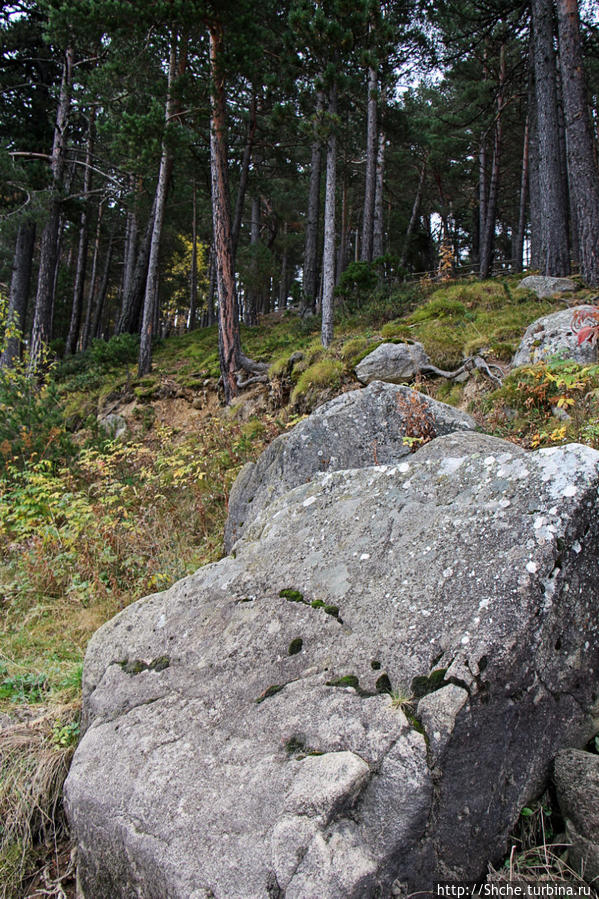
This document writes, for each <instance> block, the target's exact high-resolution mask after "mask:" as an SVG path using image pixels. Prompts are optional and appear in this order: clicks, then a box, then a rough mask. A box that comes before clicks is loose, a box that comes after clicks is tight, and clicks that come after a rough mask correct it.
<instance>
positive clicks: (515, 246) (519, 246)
mask: <svg viewBox="0 0 599 899" xmlns="http://www.w3.org/2000/svg"><path fill="white" fill-rule="evenodd" d="M528 134H529V116H527V117H526V124H525V125H524V141H523V145H522V173H521V177H520V196H519V201H518V227H517V229H516V232H515V234H514V239H513V242H512V259H513V263H514V271H516V272H521V271H522V266H523V255H524V229H525V227H526V196H527V194H528V157H529V150H528V143H529V142H528Z"/></svg>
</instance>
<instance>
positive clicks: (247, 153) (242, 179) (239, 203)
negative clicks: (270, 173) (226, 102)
mask: <svg viewBox="0 0 599 899" xmlns="http://www.w3.org/2000/svg"><path fill="white" fill-rule="evenodd" d="M255 136H256V95H255V93H253V92H252V99H251V101H250V117H249V121H248V133H247V139H246V142H245V147H244V148H243V156H242V159H241V172H240V175H239V189H238V191H237V198H236V200H235V212H234V214H233V225H232V227H231V249H232V253H233V259H235V256H236V255H237V244H238V243H239V232H240V230H241V217H242V215H243V203H244V200H245V193H246V190H247V184H248V174H249V171H250V160H251V158H252V148H253V146H254V138H255Z"/></svg>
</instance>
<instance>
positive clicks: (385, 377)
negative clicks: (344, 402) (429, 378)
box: [356, 341, 431, 384]
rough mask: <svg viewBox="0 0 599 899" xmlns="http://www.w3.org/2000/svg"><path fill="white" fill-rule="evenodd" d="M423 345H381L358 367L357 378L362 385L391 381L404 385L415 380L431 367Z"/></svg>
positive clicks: (416, 343)
mask: <svg viewBox="0 0 599 899" xmlns="http://www.w3.org/2000/svg"><path fill="white" fill-rule="evenodd" d="M430 362H431V360H430V359H429V358H428V356H427V355H426V353H425V351H424V347H423V346H422V344H421V343H418V342H416V341H415V342H414V343H381V345H380V346H378V347H377V348H376V350H373V351H372V353H369V354H368V355H367V356H365V357H364V358H363V359H362V361H361V362H359V363H358V365H357V366H356V377H357V379H358V381H361V382H362V384H370V383H371V382H372V381H389V382H390V383H392V384H403V383H404V382H405V381H409V380H411V379H412V378H415V377H416V375H417V374H420V372H421V371H422V369H423V368H424V367H426V366H427V365H430Z"/></svg>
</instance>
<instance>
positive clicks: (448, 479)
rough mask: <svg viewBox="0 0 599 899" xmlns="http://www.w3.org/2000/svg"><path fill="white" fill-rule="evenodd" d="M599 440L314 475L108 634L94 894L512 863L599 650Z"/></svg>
mask: <svg viewBox="0 0 599 899" xmlns="http://www.w3.org/2000/svg"><path fill="white" fill-rule="evenodd" d="M598 486H599V453H597V452H595V451H594V450H591V449H589V448H587V447H583V446H580V445H570V446H566V447H560V448H552V449H546V450H539V451H537V452H534V453H530V454H526V453H524V452H523V451H522V450H520V449H518V448H516V447H514V446H513V445H511V444H509V443H506V442H504V441H501V440H499V439H496V438H493V437H489V436H486V435H479V434H476V433H468V432H463V433H455V434H451V435H448V436H445V437H441V438H438V439H437V440H434V441H432V442H431V443H429V444H427V445H426V446H424V447H423V448H422V449H420V450H419V451H418V452H416V453H415V454H414V455H413V456H411V457H408V458H406V459H405V460H402V461H401V462H399V463H398V464H395V465H382V466H378V467H376V466H373V467H368V468H363V469H357V470H349V471H348V470H344V471H329V472H326V473H324V474H319V475H317V476H316V477H315V478H314V479H313V480H311V481H310V483H307V484H302V485H300V486H298V487H295V488H294V489H292V490H290V491H288V492H287V493H286V494H285V495H283V496H280V497H278V498H277V499H275V500H274V501H273V502H272V503H271V504H270V505H269V506H268V507H266V508H264V509H263V512H262V513H261V514H260V515H259V516H258V517H257V518H256V519H255V520H254V521H253V522H252V524H251V525H249V526H248V527H246V529H245V533H244V536H243V538H242V539H241V540H239V541H238V543H237V544H236V552H235V556H229V557H227V558H225V559H222V560H221V561H220V562H217V563H214V564H212V565H209V566H207V567H205V568H203V569H200V570H199V571H198V572H196V574H195V575H193V576H191V577H189V578H186V579H185V580H183V581H180V582H179V583H177V584H175V585H174V586H173V587H172V588H171V589H170V590H168V591H167V592H166V593H162V594H157V595H154V596H150V597H147V598H146V599H143V600H141V601H139V602H138V603H136V604H134V605H133V606H130V607H128V608H127V609H125V610H124V611H122V612H121V613H120V614H119V615H118V616H117V617H116V618H114V619H113V620H112V621H110V622H109V623H107V624H106V625H104V626H103V627H102V628H101V629H100V631H98V632H97V634H96V635H95V636H94V638H93V639H92V641H91V643H90V645H89V648H88V652H87V656H86V661H85V669H84V678H83V702H84V711H83V725H84V735H83V738H82V741H81V743H80V745H79V747H78V749H77V751H76V754H75V758H74V762H73V765H72V768H71V771H70V774H69V778H68V781H67V786H66V806H67V810H68V815H69V819H70V823H71V828H72V834H73V837H74V838H75V840H76V841H77V844H78V847H79V849H78V852H79V854H78V858H79V879H80V884H81V890H82V895H83V896H85V897H86V899H119V897H123V899H124V897H127V899H129V897H137V896H143V897H144V899H166V897H168V899H208V897H213V899H249V897H252V899H260V897H282V896H284V897H285V899H312V897H318V899H368V897H375V896H377V897H390V896H399V895H405V894H406V892H411V891H414V890H422V889H429V888H430V887H431V885H432V882H433V881H434V880H436V879H439V880H442V879H448V880H474V879H476V878H478V877H481V876H483V875H484V872H485V870H486V866H487V862H488V861H495V862H496V861H497V859H498V858H499V857H501V856H502V854H503V852H504V850H505V846H506V840H507V836H508V834H509V832H510V829H511V827H512V825H513V823H514V822H515V820H516V819H517V818H518V815H519V811H520V809H521V807H522V806H523V805H524V804H525V803H526V802H527V801H529V800H530V799H531V798H532V797H533V796H534V795H537V794H538V791H539V790H540V789H541V788H542V787H543V785H544V783H545V781H546V778H547V776H548V769H549V767H550V763H551V760H552V759H553V757H554V756H555V754H556V752H557V751H558V750H559V749H560V748H562V747H563V746H568V745H570V746H571V745H583V744H584V742H585V741H586V740H587V739H588V737H589V734H590V732H591V728H592V723H591V721H590V717H589V710H590V707H591V704H592V701H593V696H594V693H595V690H596V686H597V672H598V666H599V634H598V630H599V623H598V622H599V616H598V615H597V606H598V580H599V571H598V568H597V558H598V557H599V520H598V518H597V514H596V502H597V489H598Z"/></svg>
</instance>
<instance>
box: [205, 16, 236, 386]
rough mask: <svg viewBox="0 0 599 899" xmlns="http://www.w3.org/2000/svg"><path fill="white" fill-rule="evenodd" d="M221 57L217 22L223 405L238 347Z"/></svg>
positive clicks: (215, 187)
mask: <svg viewBox="0 0 599 899" xmlns="http://www.w3.org/2000/svg"><path fill="white" fill-rule="evenodd" d="M222 57H223V32H222V27H221V26H220V24H219V23H212V24H211V26H210V74H211V96H210V100H211V107H212V117H211V123H210V171H211V176H212V226H213V231H214V247H215V253H216V283H217V290H218V337H219V341H218V343H219V356H220V370H221V375H222V379H223V388H224V393H225V402H227V403H229V402H230V401H231V399H232V398H233V397H234V396H236V395H237V393H238V386H237V379H236V377H235V372H236V371H237V370H238V369H239V368H240V355H241V344H240V338H239V319H238V310H237V294H236V291H235V272H234V270H233V247H232V242H231V212H230V206H229V185H228V177H227V149H226V135H225V128H226V124H225V102H226V101H225V82H224V75H223V68H222Z"/></svg>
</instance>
